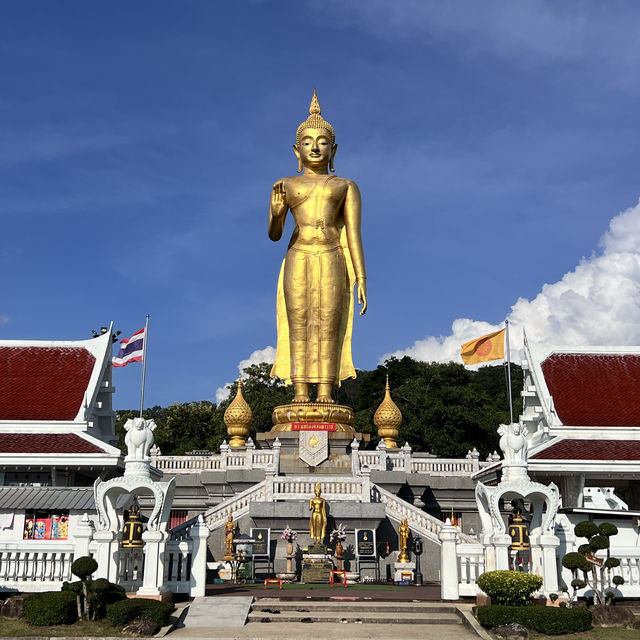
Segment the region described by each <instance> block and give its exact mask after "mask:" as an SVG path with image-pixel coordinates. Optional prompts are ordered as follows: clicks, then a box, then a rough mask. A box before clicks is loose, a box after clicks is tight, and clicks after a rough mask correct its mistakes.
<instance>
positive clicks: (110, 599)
mask: <svg viewBox="0 0 640 640" xmlns="http://www.w3.org/2000/svg"><path fill="white" fill-rule="evenodd" d="M88 586H89V598H88V600H89V609H90V610H91V615H92V618H93V619H94V620H101V619H102V618H104V617H105V616H106V615H107V607H108V606H109V605H110V604H113V603H114V602H120V600H126V598H127V592H126V591H125V590H124V589H123V588H122V587H121V586H120V585H118V584H114V583H113V582H109V581H108V580H106V579H105V578H99V579H98V580H93V581H92V582H89V585H88Z"/></svg>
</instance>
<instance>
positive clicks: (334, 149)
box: [329, 142, 338, 173]
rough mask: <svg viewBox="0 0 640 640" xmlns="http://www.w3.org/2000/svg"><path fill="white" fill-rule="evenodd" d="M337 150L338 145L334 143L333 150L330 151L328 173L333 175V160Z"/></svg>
mask: <svg viewBox="0 0 640 640" xmlns="http://www.w3.org/2000/svg"><path fill="white" fill-rule="evenodd" d="M337 150H338V143H337V142H336V143H334V145H333V148H332V149H331V157H330V158H329V171H331V173H335V172H336V170H335V169H334V168H333V159H334V158H335V157H336V151H337Z"/></svg>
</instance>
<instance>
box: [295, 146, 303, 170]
mask: <svg viewBox="0 0 640 640" xmlns="http://www.w3.org/2000/svg"><path fill="white" fill-rule="evenodd" d="M293 153H295V154H296V158H298V173H302V156H301V155H300V150H299V149H298V145H297V144H294V145H293Z"/></svg>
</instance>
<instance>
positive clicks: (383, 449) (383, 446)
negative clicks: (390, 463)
mask: <svg viewBox="0 0 640 640" xmlns="http://www.w3.org/2000/svg"><path fill="white" fill-rule="evenodd" d="M376 451H377V452H378V469H381V470H382V471H386V470H387V443H386V442H385V441H384V440H382V439H381V440H380V442H378V446H377V447H376Z"/></svg>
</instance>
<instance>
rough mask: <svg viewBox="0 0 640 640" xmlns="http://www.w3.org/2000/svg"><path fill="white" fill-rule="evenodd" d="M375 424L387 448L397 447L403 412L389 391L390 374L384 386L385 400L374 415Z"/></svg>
mask: <svg viewBox="0 0 640 640" xmlns="http://www.w3.org/2000/svg"><path fill="white" fill-rule="evenodd" d="M373 424H375V425H376V427H377V428H378V437H379V438H383V439H384V442H385V444H386V445H387V449H397V448H398V445H397V444H396V438H397V437H398V429H399V428H400V425H401V424H402V413H400V409H398V407H397V406H396V403H395V402H394V401H393V400H392V399H391V394H390V393H389V375H387V382H386V384H385V387H384V400H383V401H382V402H381V403H380V406H379V407H378V408H377V409H376V412H375V413H374V415H373Z"/></svg>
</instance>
